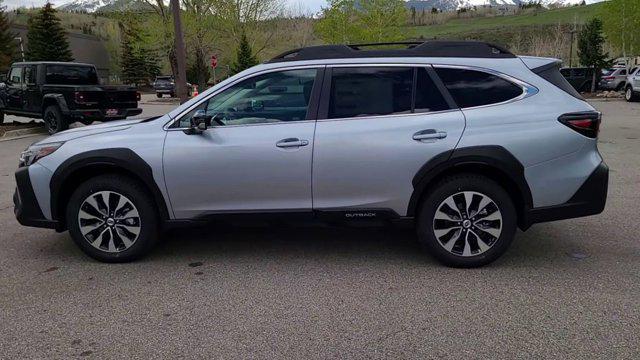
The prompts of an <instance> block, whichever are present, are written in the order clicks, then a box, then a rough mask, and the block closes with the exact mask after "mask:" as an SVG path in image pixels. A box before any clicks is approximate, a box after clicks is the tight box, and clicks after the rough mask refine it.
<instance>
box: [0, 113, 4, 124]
mask: <svg viewBox="0 0 640 360" xmlns="http://www.w3.org/2000/svg"><path fill="white" fill-rule="evenodd" d="M2 124H4V111H0V125H2Z"/></svg>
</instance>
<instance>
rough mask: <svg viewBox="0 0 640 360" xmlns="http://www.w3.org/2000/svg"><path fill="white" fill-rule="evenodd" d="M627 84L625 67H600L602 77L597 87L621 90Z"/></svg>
mask: <svg viewBox="0 0 640 360" xmlns="http://www.w3.org/2000/svg"><path fill="white" fill-rule="evenodd" d="M626 84H627V68H624V67H622V68H620V67H614V68H612V69H602V77H601V78H600V83H599V84H598V87H599V88H600V89H604V90H616V91H618V90H622V89H624V87H625V85H626Z"/></svg>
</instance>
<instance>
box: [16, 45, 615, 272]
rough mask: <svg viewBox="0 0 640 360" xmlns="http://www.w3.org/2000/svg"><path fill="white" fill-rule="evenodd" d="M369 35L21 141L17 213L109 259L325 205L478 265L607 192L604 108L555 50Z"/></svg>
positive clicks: (452, 259)
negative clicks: (130, 114)
mask: <svg viewBox="0 0 640 360" xmlns="http://www.w3.org/2000/svg"><path fill="white" fill-rule="evenodd" d="M362 47H363V46H358V47H350V46H346V45H326V46H313V47H309V48H303V49H297V50H293V51H289V52H287V53H284V54H282V55H280V56H277V57H275V58H273V59H271V60H270V61H269V62H268V63H265V64H260V65H258V66H255V67H252V68H250V69H248V70H246V71H243V72H241V73H240V74H236V75H234V76H232V77H231V78H229V79H227V80H225V81H222V82H221V83H219V84H217V85H216V86H214V87H213V88H211V89H208V90H205V91H204V92H203V93H201V94H200V95H199V96H197V97H195V98H193V99H191V100H189V101H187V102H186V103H184V104H182V105H180V106H178V107H177V108H175V109H174V110H172V111H171V112H170V113H169V114H167V115H165V116H162V117H158V118H151V119H146V120H129V121H121V122H118V123H114V124H105V125H102V126H92V127H88V128H85V129H74V130H70V131H67V132H64V133H61V134H57V135H54V136H51V137H49V138H46V139H43V140H41V141H39V142H37V143H35V144H33V145H31V146H30V147H29V148H28V149H26V150H25V151H24V152H23V153H22V155H21V158H20V161H19V166H20V167H19V169H18V170H17V172H16V183H17V190H16V193H15V195H14V203H15V210H14V211H15V215H16V217H17V219H18V221H19V222H20V223H21V224H23V225H27V226H36V227H47V228H53V229H56V230H57V231H64V230H67V229H68V230H69V232H70V235H71V238H72V239H73V240H74V241H75V242H76V244H77V245H78V246H79V247H80V248H81V249H82V250H83V251H84V252H85V253H87V254H88V255H89V256H92V257H94V258H96V259H98V260H101V261H106V262H124V261H131V260H135V259H137V258H139V257H141V256H143V255H144V254H146V253H148V252H149V251H150V250H151V249H152V248H153V246H154V245H155V244H156V243H157V240H158V233H159V231H160V230H161V229H166V228H167V227H170V226H181V225H185V224H189V223H199V222H204V221H211V220H218V221H220V220H229V221H232V222H233V221H240V220H242V219H245V220H256V219H262V220H268V219H271V220H276V221H295V220H296V219H297V220H301V219H309V220H310V219H316V220H320V221H327V222H330V223H359V224H361V225H364V224H388V223H404V224H408V225H409V224H411V225H414V226H415V229H416V231H417V234H418V238H419V241H420V242H421V244H422V245H423V246H424V247H425V249H427V251H429V252H430V253H431V254H432V255H433V256H435V257H436V258H437V259H438V260H440V261H441V262H442V263H444V264H447V265H450V266H460V267H474V266H481V265H485V264H488V263H490V262H491V261H493V260H495V259H497V258H498V257H500V256H501V255H502V254H503V253H504V252H505V251H506V250H507V248H508V247H509V245H510V243H511V241H512V240H513V238H514V236H515V233H516V228H518V227H519V228H520V229H522V230H526V229H528V228H529V227H530V226H531V225H532V224H534V223H539V222H545V221H553V220H560V219H568V218H575V217H581V216H587V215H593V214H598V213H600V212H601V211H602V210H603V209H604V206H605V202H606V197H607V184H608V173H609V170H608V168H607V166H606V165H605V163H604V162H603V160H602V157H601V156H600V153H599V152H598V129H599V126H600V121H601V114H600V113H599V112H597V111H596V110H595V109H594V108H593V107H592V106H591V105H589V103H587V102H586V101H585V100H584V99H583V98H582V97H581V96H580V94H579V93H578V92H577V91H576V90H575V89H573V88H572V87H571V85H569V84H568V83H567V81H566V80H565V79H564V78H563V77H562V76H561V75H560V74H559V73H558V70H559V66H560V61H559V60H555V59H548V58H537V57H529V56H521V57H518V56H515V55H514V54H512V53H510V52H508V51H507V50H506V49H502V48H500V47H498V46H494V45H491V44H486V43H480V42H466V41H452V42H445V41H428V42H425V43H416V44H415V45H414V46H412V47H410V48H407V49H403V50H397V49H396V50H363V49H362ZM567 226H568V225H565V224H563V225H558V227H557V229H560V231H568V230H566V229H570V228H571V227H570V226H569V227H567ZM563 227H564V228H565V230H562V229H563ZM506 265H507V266H509V265H510V263H508V264H506Z"/></svg>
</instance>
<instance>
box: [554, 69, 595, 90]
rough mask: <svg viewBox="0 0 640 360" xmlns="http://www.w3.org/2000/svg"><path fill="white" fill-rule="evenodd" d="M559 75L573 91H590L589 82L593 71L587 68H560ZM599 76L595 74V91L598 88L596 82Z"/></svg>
mask: <svg viewBox="0 0 640 360" xmlns="http://www.w3.org/2000/svg"><path fill="white" fill-rule="evenodd" d="M560 74H562V76H564V78H565V79H567V81H568V82H569V84H571V86H573V88H574V89H576V90H578V91H580V92H588V91H591V80H592V77H593V69H592V68H587V67H574V68H568V67H565V68H562V69H560ZM599 80H600V75H599V74H596V89H597V87H598V81H599Z"/></svg>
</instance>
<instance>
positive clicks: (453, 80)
mask: <svg viewBox="0 0 640 360" xmlns="http://www.w3.org/2000/svg"><path fill="white" fill-rule="evenodd" d="M436 72H437V73H438V76H440V78H441V79H442V82H444V84H445V86H446V87H447V89H448V90H449V92H450V93H451V96H452V97H453V99H454V100H455V102H456V103H457V104H458V106H460V107H462V108H466V107H473V106H481V105H489V104H496V103H500V102H503V101H507V100H510V99H513V98H515V97H518V96H520V95H521V94H522V88H521V87H520V86H518V85H515V84H513V83H511V82H510V81H507V80H505V79H503V78H501V77H499V76H495V75H491V74H488V73H485V72H481V71H474V70H464V69H448V68H436Z"/></svg>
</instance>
